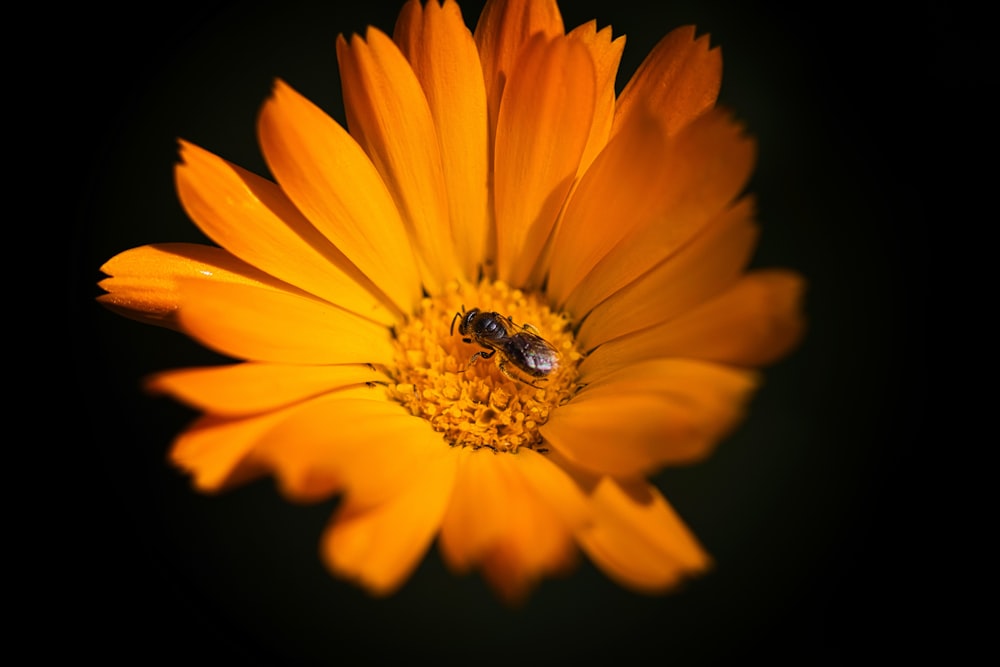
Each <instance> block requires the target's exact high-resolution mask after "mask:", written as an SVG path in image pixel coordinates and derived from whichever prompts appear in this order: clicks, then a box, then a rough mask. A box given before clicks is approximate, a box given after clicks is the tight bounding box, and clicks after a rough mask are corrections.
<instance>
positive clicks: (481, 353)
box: [465, 350, 497, 370]
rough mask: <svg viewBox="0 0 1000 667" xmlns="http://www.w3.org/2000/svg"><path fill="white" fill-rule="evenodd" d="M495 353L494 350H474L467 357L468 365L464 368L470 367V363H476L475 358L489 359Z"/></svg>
mask: <svg viewBox="0 0 1000 667" xmlns="http://www.w3.org/2000/svg"><path fill="white" fill-rule="evenodd" d="M496 353H497V351H496V350H488V351H484V350H480V351H479V352H476V353H475V354H473V355H472V356H471V357H469V365H468V366H466V367H465V370H469V369H470V368H472V364H474V363H476V359H479V358H483V359H489V358H491V357H492V356H493V355H494V354H496Z"/></svg>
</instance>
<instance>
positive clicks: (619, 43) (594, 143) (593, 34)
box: [569, 21, 625, 176]
mask: <svg viewBox="0 0 1000 667" xmlns="http://www.w3.org/2000/svg"><path fill="white" fill-rule="evenodd" d="M569 36H570V38H572V39H577V40H580V42H581V43H583V45H584V46H586V47H587V49H588V50H589V51H590V56H591V58H592V59H593V61H594V71H595V73H596V75H597V79H596V83H597V85H596V88H595V91H596V95H597V101H596V104H595V106H594V124H593V127H592V128H591V130H590V137H589V138H588V139H587V147H586V148H585V149H584V151H583V157H582V158H581V159H580V169H579V170H578V172H577V176H579V175H581V174H583V172H584V171H586V169H587V167H589V166H590V163H591V162H593V161H594V158H595V157H597V154H598V153H600V152H601V150H603V148H604V146H605V144H607V142H608V137H610V136H611V124H612V120H613V119H614V116H615V81H616V79H617V76H618V65H619V63H620V62H621V58H622V51H623V50H624V49H625V36H624V35H622V36H620V37H618V38H617V39H614V40H612V39H611V26H605V27H604V28H602V29H601V30H597V21H588V22H587V23H584V24H583V25H580V26H577V27H576V28H574V29H573V30H571V31H570V32H569Z"/></svg>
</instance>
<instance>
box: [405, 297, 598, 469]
mask: <svg viewBox="0 0 1000 667" xmlns="http://www.w3.org/2000/svg"><path fill="white" fill-rule="evenodd" d="M473 308H478V309H479V310H480V311H483V312H496V313H498V314H499V315H501V316H503V317H508V318H510V320H511V321H512V322H513V323H514V324H515V325H517V331H520V330H521V327H524V326H525V325H530V326H529V328H528V329H527V331H528V332H530V333H531V334H534V335H537V336H540V337H541V338H543V339H544V340H545V341H546V342H548V343H549V344H550V345H551V346H552V347H554V348H555V350H556V352H557V354H558V365H557V367H556V368H555V369H554V370H553V371H552V372H551V373H550V374H548V375H547V376H545V377H543V378H537V377H535V378H533V377H531V376H529V375H528V374H527V373H524V372H521V371H520V370H519V368H518V365H517V363H516V361H517V360H516V359H512V358H510V357H508V356H506V355H504V353H503V351H502V350H500V351H498V352H497V353H496V354H495V355H494V356H493V357H492V358H489V359H483V358H474V357H473V355H475V353H476V352H480V351H482V352H488V351H489V350H488V349H487V348H485V347H484V346H482V345H479V344H477V343H476V342H475V340H473V342H472V343H466V342H464V341H463V340H462V339H463V338H468V337H469V336H463V335H462V334H461V333H459V325H460V323H461V319H462V317H461V315H459V317H458V319H457V320H456V319H455V315H456V313H463V312H467V311H469V310H471V309H473ZM453 321H454V330H452V324H453ZM569 329H570V322H569V319H568V318H567V317H566V316H565V315H562V314H560V313H555V312H552V311H551V310H550V309H549V307H548V306H547V305H546V304H545V302H544V300H543V299H542V298H540V297H539V295H537V294H526V293H524V292H522V291H521V290H517V289H511V288H510V287H508V286H507V285H505V284H504V283H502V282H491V281H484V282H482V283H480V284H479V285H478V286H472V285H459V284H457V283H453V284H451V285H449V286H448V287H447V289H445V290H444V293H443V294H441V295H439V296H435V297H428V298H425V299H424V300H423V302H422V304H421V307H420V310H419V312H418V313H416V315H414V316H413V317H412V318H410V320H409V321H408V322H407V323H406V324H404V325H402V326H401V327H399V328H398V329H397V331H396V363H395V367H394V368H390V369H387V373H388V374H389V376H390V377H391V378H392V379H393V380H394V384H390V385H389V395H390V396H391V397H392V398H393V399H395V400H397V401H399V402H400V403H402V404H403V405H404V406H406V408H407V409H408V410H409V411H410V412H411V413H413V414H414V415H416V416H418V417H423V418H424V419H426V420H427V421H429V422H430V423H431V425H432V426H433V427H434V430H436V431H439V432H441V433H442V434H443V435H444V439H445V441H446V442H448V443H449V444H450V445H452V446H453V447H472V448H474V449H479V448H480V447H489V448H490V449H492V450H494V451H495V452H516V451H517V450H518V449H519V448H520V447H530V448H532V449H535V450H537V451H540V452H543V453H544V452H545V451H546V449H545V446H544V443H543V441H542V437H541V435H540V434H539V432H538V429H539V427H540V426H541V425H542V424H544V423H545V422H546V421H548V419H549V415H550V414H551V413H552V410H553V409H555V408H556V407H557V406H558V405H559V404H560V403H564V402H565V401H567V400H568V399H569V398H570V397H571V396H572V394H573V392H574V391H575V390H576V378H577V365H578V363H579V361H580V358H581V355H580V354H579V353H578V352H577V350H576V348H575V345H574V341H573V334H572V333H571V332H570V330H569ZM512 333H514V332H512ZM470 362H471V363H470ZM501 363H504V364H505V366H506V369H507V371H508V373H509V374H510V375H512V376H514V377H513V378H511V377H508V375H506V374H505V373H503V372H502V371H501V367H500V364H501Z"/></svg>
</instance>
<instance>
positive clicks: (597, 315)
mask: <svg viewBox="0 0 1000 667" xmlns="http://www.w3.org/2000/svg"><path fill="white" fill-rule="evenodd" d="M757 236H758V229H757V226H756V225H755V224H754V221H753V201H752V200H751V199H750V198H747V199H744V200H743V201H741V202H740V203H738V204H737V205H736V206H734V207H733V208H731V209H729V210H728V211H725V212H724V213H722V214H721V215H720V216H719V217H718V218H717V219H716V220H715V221H713V222H712V223H711V224H709V225H708V227H707V228H705V229H704V230H703V231H702V232H701V233H699V234H697V235H696V236H695V237H694V238H693V239H691V242H690V243H688V244H687V245H686V246H684V247H682V248H681V249H680V250H679V251H678V252H677V253H676V254H675V255H674V256H673V257H671V258H670V259H668V260H666V261H665V262H663V263H661V264H660V265H658V266H656V267H654V268H653V269H652V270H650V271H649V272H648V273H646V274H644V275H642V276H640V277H639V279H637V280H636V281H635V282H633V283H631V284H630V285H627V286H625V287H624V288H622V289H621V290H619V291H618V292H616V293H615V294H613V295H611V296H610V297H609V298H608V299H606V300H605V301H603V302H602V303H600V304H598V305H597V307H596V308H594V310H592V311H591V312H590V314H589V315H587V317H586V319H584V321H583V324H582V325H581V326H580V330H579V332H578V333H577V341H578V343H579V345H580V347H581V349H584V350H592V349H593V348H595V347H597V346H598V345H600V344H601V343H604V342H607V341H609V340H611V339H613V338H616V337H618V336H622V335H624V334H627V333H631V332H633V331H639V330H640V329H644V328H646V327H648V326H652V325H654V324H659V323H660V322H665V321H666V320H669V319H671V318H673V317H676V316H677V315H680V314H682V313H684V312H686V311H688V310H690V309H692V308H694V307H695V306H697V305H698V304H700V303H702V302H703V301H706V300H707V299H710V298H711V297H713V296H715V295H717V294H719V293H721V292H722V291H723V290H725V289H727V288H728V287H730V286H731V285H732V284H733V283H735V282H736V281H737V280H738V279H739V277H740V275H741V274H742V272H743V270H744V269H745V268H746V265H747V262H748V261H749V260H750V255H751V253H752V252H753V248H754V245H755V244H756V242H757Z"/></svg>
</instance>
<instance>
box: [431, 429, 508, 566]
mask: <svg viewBox="0 0 1000 667" xmlns="http://www.w3.org/2000/svg"><path fill="white" fill-rule="evenodd" d="M504 458H506V455H504V456H497V455H494V453H493V452H489V451H486V450H483V449H480V450H477V451H473V450H471V449H467V448H462V449H460V450H458V462H459V466H458V474H457V475H456V478H455V488H454V496H453V498H452V501H451V503H450V504H449V506H448V511H447V512H446V513H445V516H444V520H443V523H442V526H441V539H440V546H441V554H442V555H443V556H444V558H445V560H446V561H447V562H448V564H449V566H450V567H451V568H452V569H453V570H455V571H456V572H464V571H466V570H468V569H469V568H471V567H472V566H473V565H475V564H476V563H478V562H479V561H481V560H482V558H483V556H484V554H485V553H486V552H487V551H488V550H489V549H490V548H491V547H492V546H493V545H494V544H496V543H497V541H498V540H500V538H501V536H502V535H503V534H504V532H506V531H507V529H508V524H509V522H511V521H513V520H514V519H513V517H512V516H511V514H510V513H509V512H508V511H507V507H506V505H505V503H506V500H507V498H508V496H510V495H511V492H510V484H511V482H510V480H509V479H508V478H507V477H506V476H504V475H502V474H500V473H499V472H498V470H499V468H498V466H497V465H496V464H497V461H498V460H500V459H504Z"/></svg>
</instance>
